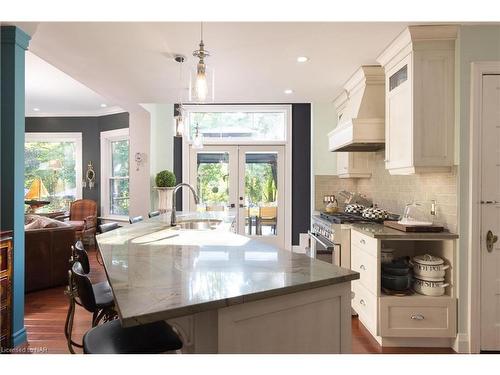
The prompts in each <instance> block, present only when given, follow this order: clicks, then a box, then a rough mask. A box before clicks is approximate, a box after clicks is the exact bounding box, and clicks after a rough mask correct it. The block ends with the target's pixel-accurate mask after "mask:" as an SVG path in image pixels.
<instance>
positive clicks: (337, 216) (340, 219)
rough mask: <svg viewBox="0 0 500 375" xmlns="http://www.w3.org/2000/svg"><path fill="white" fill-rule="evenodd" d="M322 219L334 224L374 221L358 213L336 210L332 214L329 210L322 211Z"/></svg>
mask: <svg viewBox="0 0 500 375" xmlns="http://www.w3.org/2000/svg"><path fill="white" fill-rule="evenodd" d="M319 216H320V217H321V218H322V219H325V220H327V221H329V222H330V223H334V224H342V223H359V222H374V220H369V219H366V218H364V217H363V216H361V215H358V214H352V213H346V212H336V213H334V214H330V213H328V212H321V213H320V215H319Z"/></svg>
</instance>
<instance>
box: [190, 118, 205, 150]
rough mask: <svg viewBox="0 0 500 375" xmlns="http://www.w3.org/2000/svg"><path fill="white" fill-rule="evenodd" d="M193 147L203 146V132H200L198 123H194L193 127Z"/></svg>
mask: <svg viewBox="0 0 500 375" xmlns="http://www.w3.org/2000/svg"><path fill="white" fill-rule="evenodd" d="M192 147H193V148H194V149H200V148H203V134H201V133H200V125H199V124H198V123H196V126H195V128H194V136H193V145H192Z"/></svg>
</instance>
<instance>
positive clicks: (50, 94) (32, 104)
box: [25, 52, 122, 116]
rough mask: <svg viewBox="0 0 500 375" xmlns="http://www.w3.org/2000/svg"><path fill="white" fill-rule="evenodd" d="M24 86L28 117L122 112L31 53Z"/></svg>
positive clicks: (27, 57)
mask: <svg viewBox="0 0 500 375" xmlns="http://www.w3.org/2000/svg"><path fill="white" fill-rule="evenodd" d="M25 86H26V108H25V113H26V116H97V115H104V114H109V113H116V112H121V111H122V109H121V108H119V107H118V106H115V105H113V104H112V103H111V102H110V101H109V100H106V99H105V98H104V97H102V96H101V95H99V94H97V93H95V92H94V91H92V90H91V89H89V88H88V87H86V86H85V85H83V84H82V83H80V82H78V81H76V80H75V79H73V78H71V77H70V76H69V75H67V74H66V73H63V72H62V71H60V70H59V69H57V68H55V67H53V66H52V65H50V64H48V63H47V62H45V61H44V60H42V59H41V58H39V57H38V56H36V55H34V54H33V53H31V52H27V53H26V82H25ZM101 105H106V107H105V108H103V107H101ZM35 108H36V109H38V111H36V110H35Z"/></svg>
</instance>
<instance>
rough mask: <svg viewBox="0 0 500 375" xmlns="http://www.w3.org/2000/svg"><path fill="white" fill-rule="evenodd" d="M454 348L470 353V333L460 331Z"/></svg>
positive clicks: (457, 350)
mask: <svg viewBox="0 0 500 375" xmlns="http://www.w3.org/2000/svg"><path fill="white" fill-rule="evenodd" d="M453 350H454V351H456V352H457V353H469V335H468V334H467V333H459V334H457V337H456V338H455V342H454V343H453Z"/></svg>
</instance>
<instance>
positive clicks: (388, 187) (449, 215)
mask: <svg viewBox="0 0 500 375" xmlns="http://www.w3.org/2000/svg"><path fill="white" fill-rule="evenodd" d="M370 163H371V165H370V170H371V171H372V177H371V178H361V179H341V178H338V177H337V176H322V175H317V176H315V209H316V210H322V209H323V208H324V205H323V196H324V195H327V194H336V193H337V192H338V191H340V190H349V191H356V192H360V193H362V194H365V195H367V196H368V197H370V198H372V199H373V202H374V203H375V204H377V205H378V206H379V207H381V208H384V209H386V210H388V211H391V212H394V213H398V214H401V215H402V213H403V211H404V208H405V205H406V204H407V203H411V202H413V201H418V202H422V203H423V207H429V206H430V201H431V200H436V202H437V206H436V209H437V210H436V211H437V215H436V217H435V218H434V222H435V223H436V224H442V225H444V226H445V227H446V228H448V229H449V230H450V231H452V232H456V231H457V223H458V219H457V214H458V212H457V188H458V183H457V181H458V177H457V172H456V169H455V168H454V170H453V171H452V172H451V173H425V174H416V175H410V176H392V175H390V174H389V172H388V171H387V170H386V169H385V163H384V151H379V152H374V153H373V158H370Z"/></svg>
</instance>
